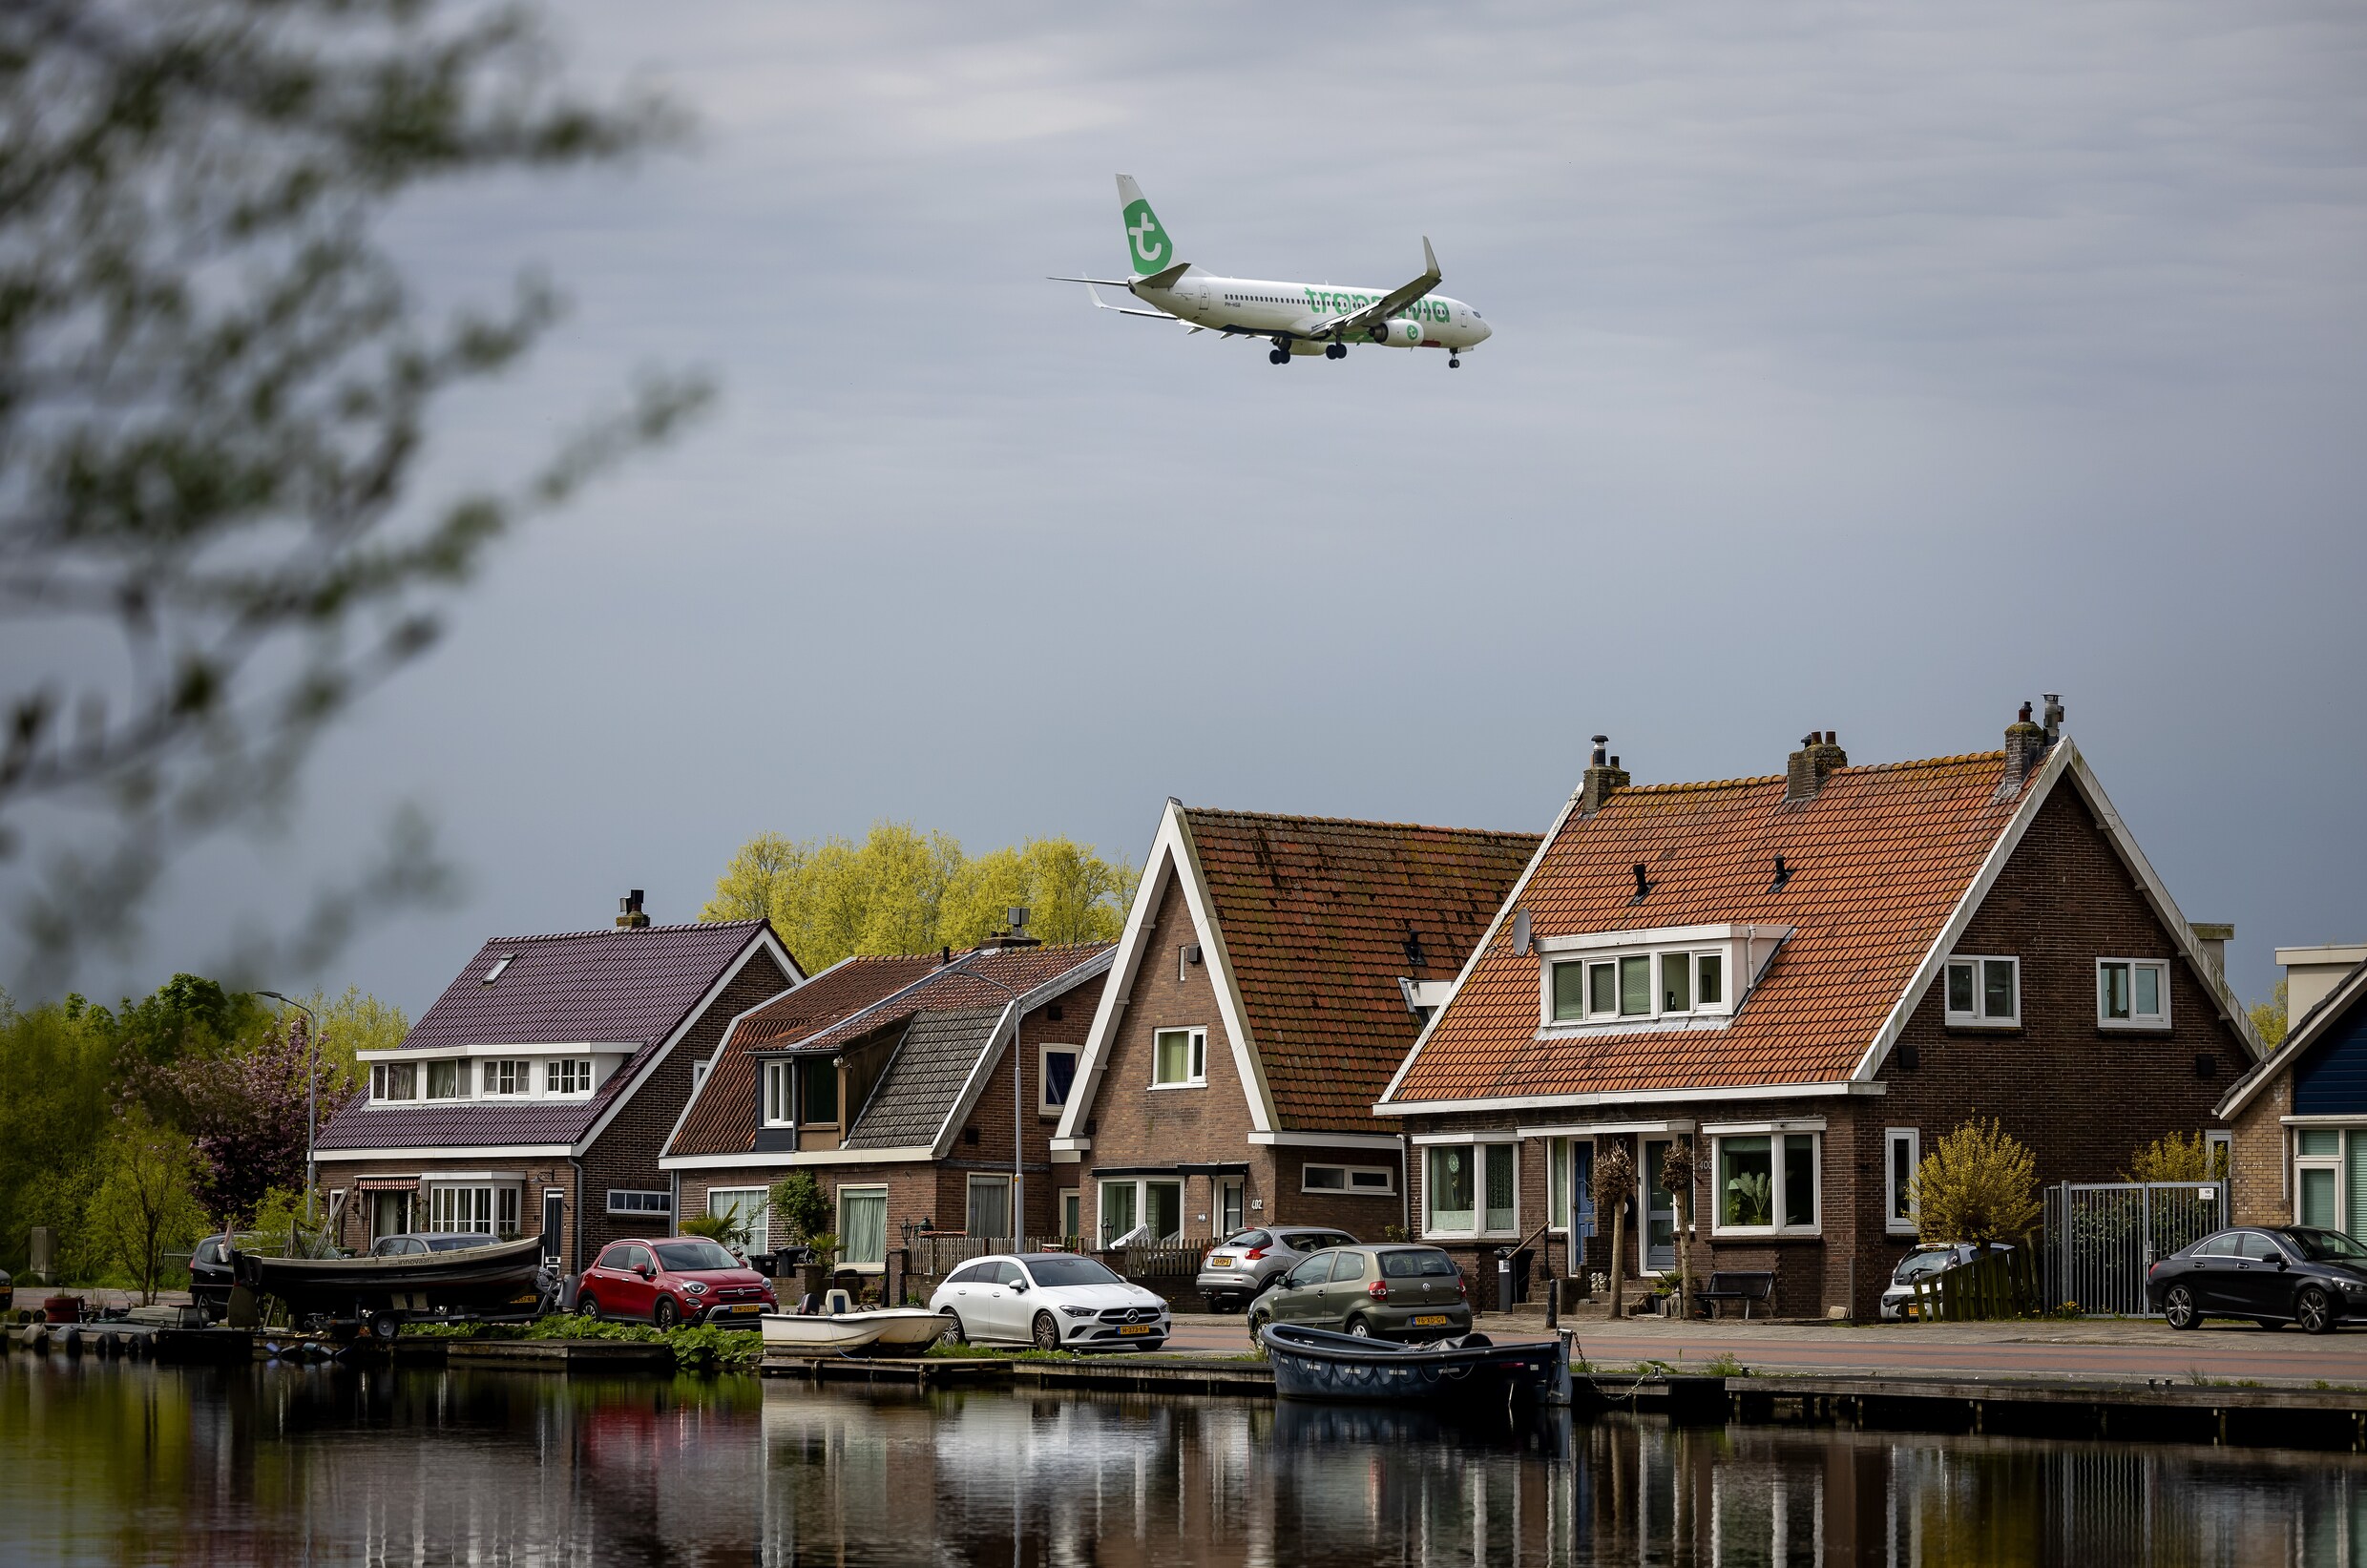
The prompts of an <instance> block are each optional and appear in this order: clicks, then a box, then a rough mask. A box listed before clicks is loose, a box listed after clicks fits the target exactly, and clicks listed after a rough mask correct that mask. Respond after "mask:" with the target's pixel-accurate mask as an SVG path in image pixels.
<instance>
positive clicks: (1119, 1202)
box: [1101, 1177, 1183, 1246]
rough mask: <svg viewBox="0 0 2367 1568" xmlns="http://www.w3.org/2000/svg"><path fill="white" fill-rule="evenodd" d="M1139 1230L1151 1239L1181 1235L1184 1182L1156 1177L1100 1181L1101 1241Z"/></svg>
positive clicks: (1105, 1242)
mask: <svg viewBox="0 0 2367 1568" xmlns="http://www.w3.org/2000/svg"><path fill="white" fill-rule="evenodd" d="M1137 1230H1141V1231H1142V1232H1143V1233H1144V1234H1145V1235H1146V1236H1147V1238H1148V1239H1149V1240H1151V1241H1153V1242H1167V1241H1173V1240H1174V1239H1175V1238H1176V1237H1178V1236H1181V1235H1182V1234H1183V1182H1181V1181H1164V1180H1162V1179H1159V1178H1156V1177H1153V1178H1150V1179H1148V1180H1143V1181H1104V1182H1102V1183H1101V1244H1102V1245H1103V1246H1108V1245H1110V1244H1113V1243H1115V1242H1117V1241H1118V1239H1119V1238H1120V1237H1121V1236H1129V1235H1132V1234H1133V1233H1134V1232H1135V1231H1137Z"/></svg>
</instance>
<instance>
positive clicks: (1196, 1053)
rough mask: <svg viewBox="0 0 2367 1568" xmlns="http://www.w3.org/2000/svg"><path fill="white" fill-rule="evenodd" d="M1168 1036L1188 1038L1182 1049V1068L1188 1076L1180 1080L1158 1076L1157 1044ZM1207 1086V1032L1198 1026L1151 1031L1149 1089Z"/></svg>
mask: <svg viewBox="0 0 2367 1568" xmlns="http://www.w3.org/2000/svg"><path fill="white" fill-rule="evenodd" d="M1164 1035H1186V1036H1188V1038H1187V1039H1186V1040H1185V1042H1184V1047H1183V1066H1184V1071H1185V1073H1186V1074H1187V1075H1188V1076H1187V1077H1180V1078H1162V1077H1160V1076H1159V1042H1160V1040H1161V1038H1162V1037H1163V1036H1164ZM1207 1086H1208V1032H1207V1030H1205V1029H1204V1028H1201V1027H1200V1026H1198V1025H1196V1024H1195V1025H1179V1026H1177V1027H1176V1028H1173V1029H1154V1030H1152V1031H1151V1087H1152V1088H1154V1089H1205V1088H1206V1087H1207Z"/></svg>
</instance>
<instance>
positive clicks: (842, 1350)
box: [757, 1307, 952, 1356]
mask: <svg viewBox="0 0 2367 1568" xmlns="http://www.w3.org/2000/svg"><path fill="white" fill-rule="evenodd" d="M757 1321H758V1322H759V1323H761V1324H762V1325H763V1326H764V1329H765V1353H766V1354H768V1355H769V1354H774V1353H776V1352H777V1353H779V1354H781V1355H792V1356H827V1355H876V1356H916V1355H919V1354H920V1353H921V1352H922V1351H924V1350H926V1349H928V1348H929V1347H930V1346H932V1345H933V1344H935V1343H936V1341H937V1338H938V1336H939V1335H941V1334H943V1333H944V1332H945V1330H946V1328H947V1327H948V1326H949V1325H950V1323H951V1321H952V1320H951V1319H950V1318H949V1317H948V1316H947V1314H945V1313H942V1312H931V1311H927V1310H924V1309H923V1308H920V1307H887V1308H884V1309H882V1310H879V1311H873V1312H823V1313H816V1314H814V1315H813V1316H810V1317H807V1316H804V1315H801V1314H799V1313H796V1312H767V1313H765V1315H764V1316H763V1317H762V1318H760V1319H758V1320H757Z"/></svg>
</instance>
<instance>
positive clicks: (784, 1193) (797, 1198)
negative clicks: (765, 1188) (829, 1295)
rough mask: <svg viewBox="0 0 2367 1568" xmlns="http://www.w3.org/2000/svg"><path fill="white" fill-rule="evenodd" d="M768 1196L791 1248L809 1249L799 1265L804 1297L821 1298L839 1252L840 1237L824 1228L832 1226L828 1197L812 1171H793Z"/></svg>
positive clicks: (777, 1183)
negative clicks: (834, 1256)
mask: <svg viewBox="0 0 2367 1568" xmlns="http://www.w3.org/2000/svg"><path fill="white" fill-rule="evenodd" d="M766 1197H767V1198H769V1199H770V1201H771V1203H772V1217H773V1220H774V1222H775V1223H777V1224H779V1225H780V1227H781V1232H782V1235H783V1236H784V1237H785V1238H786V1242H787V1244H788V1245H789V1246H790V1247H802V1248H805V1249H806V1258H805V1260H804V1262H802V1263H801V1264H800V1265H798V1286H799V1294H800V1298H801V1299H802V1298H803V1297H805V1296H813V1295H819V1294H820V1293H821V1292H822V1291H824V1290H826V1289H827V1288H828V1287H829V1283H830V1258H831V1255H832V1254H834V1253H835V1252H837V1250H838V1238H837V1237H836V1236H834V1235H830V1234H828V1233H827V1232H825V1231H824V1230H823V1228H822V1227H823V1226H824V1225H826V1224H828V1223H830V1200H829V1198H828V1196H827V1194H825V1193H824V1192H823V1190H822V1183H821V1182H819V1181H815V1180H814V1179H813V1173H812V1172H811V1171H791V1172H789V1174H788V1175H786V1176H785V1177H783V1178H782V1179H781V1180H780V1181H775V1182H774V1183H773V1184H772V1190H771V1191H770V1192H769V1193H768V1194H766ZM826 1243H827V1245H825V1244H826Z"/></svg>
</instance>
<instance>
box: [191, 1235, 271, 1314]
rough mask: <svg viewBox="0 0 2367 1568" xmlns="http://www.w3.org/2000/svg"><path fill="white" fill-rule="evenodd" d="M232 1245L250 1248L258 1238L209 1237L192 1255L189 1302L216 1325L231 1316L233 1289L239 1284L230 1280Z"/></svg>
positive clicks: (200, 1243)
mask: <svg viewBox="0 0 2367 1568" xmlns="http://www.w3.org/2000/svg"><path fill="white" fill-rule="evenodd" d="M233 1241H236V1242H238V1243H239V1244H241V1245H251V1244H253V1243H254V1242H255V1241H256V1238H255V1237H253V1236H237V1237H232V1236H208V1237H207V1238H206V1239H205V1240H203V1241H201V1242H199V1244H198V1245H197V1250H196V1251H194V1252H192V1253H190V1255H189V1299H190V1300H191V1301H193V1302H195V1303H197V1304H198V1306H199V1307H203V1308H204V1309H205V1315H206V1316H207V1317H208V1318H210V1319H213V1320H216V1321H220V1319H222V1318H225V1317H227V1316H229V1315H230V1287H231V1286H233V1285H235V1284H237V1283H238V1282H237V1281H235V1280H233V1279H232V1278H231V1277H230V1245H229V1244H230V1243H232V1242H233Z"/></svg>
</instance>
